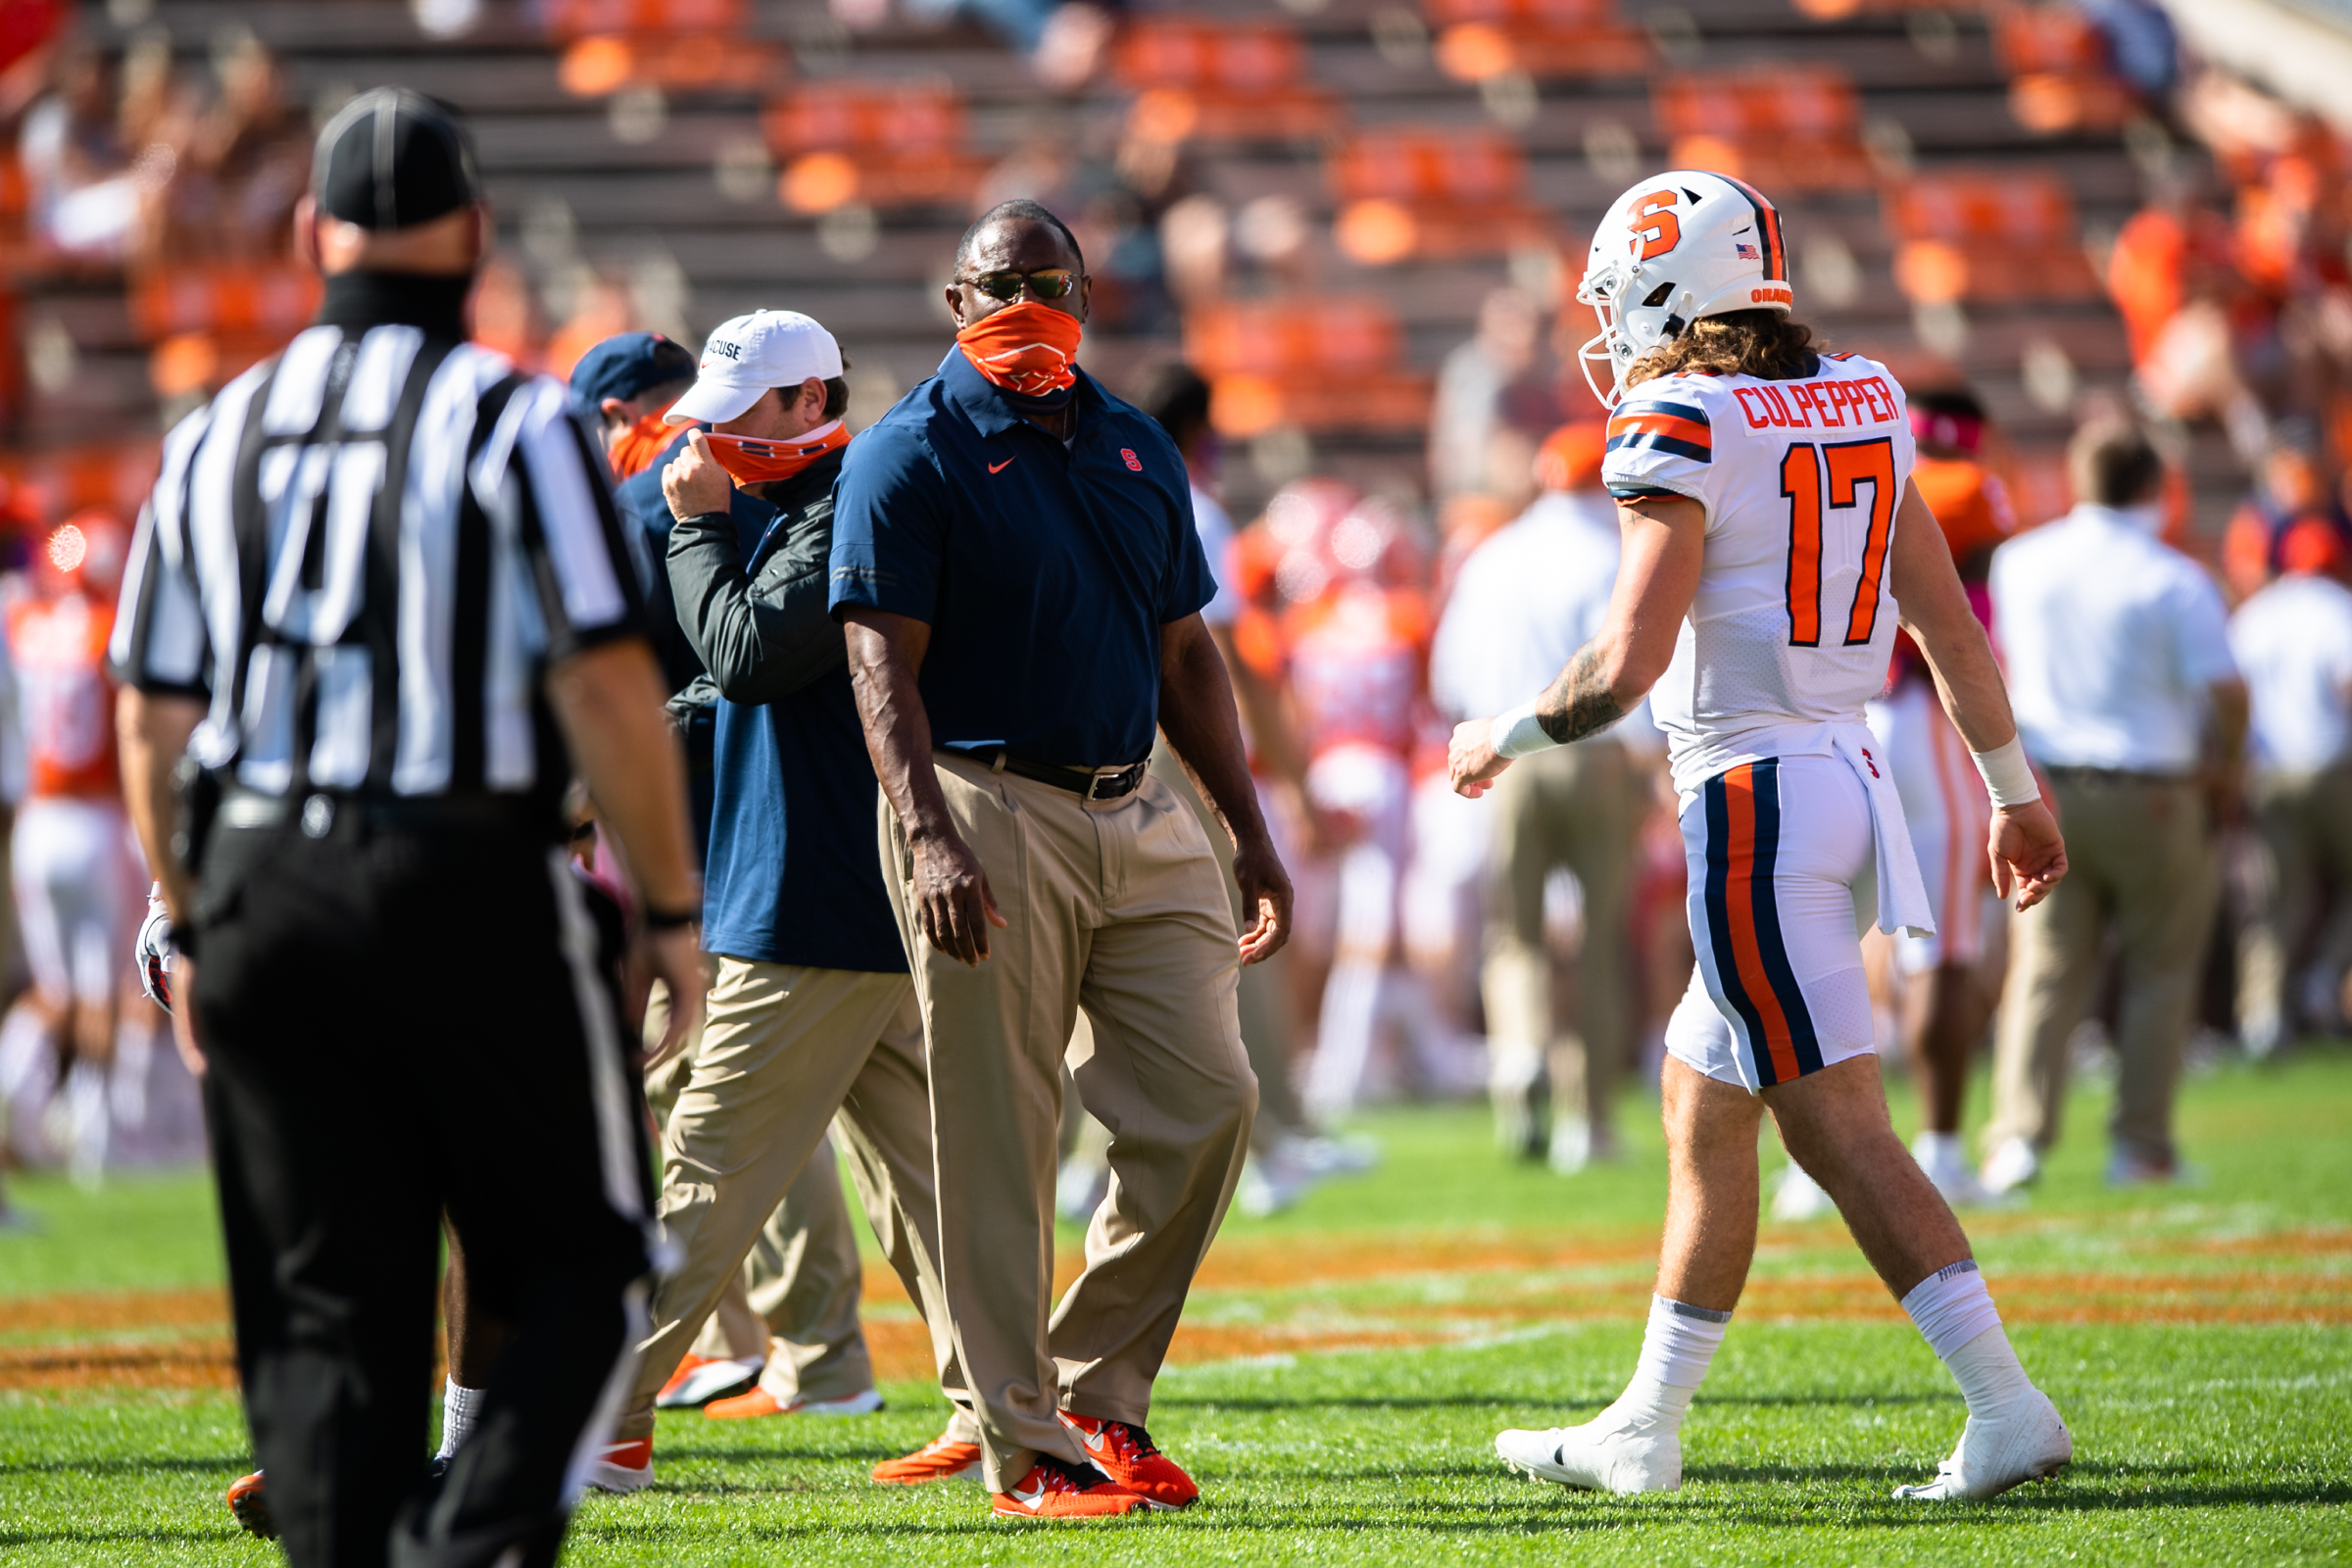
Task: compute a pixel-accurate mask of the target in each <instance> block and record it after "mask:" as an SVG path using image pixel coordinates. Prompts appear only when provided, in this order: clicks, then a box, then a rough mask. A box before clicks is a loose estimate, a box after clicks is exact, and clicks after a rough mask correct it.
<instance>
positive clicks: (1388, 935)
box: [1279, 500, 1467, 1117]
mask: <svg viewBox="0 0 2352 1568" xmlns="http://www.w3.org/2000/svg"><path fill="white" fill-rule="evenodd" d="M1309 548H1310V549H1311V551H1312V556H1313V557H1314V559H1316V560H1317V561H1318V562H1319V564H1320V566H1321V569H1322V572H1323V581H1322V582H1321V583H1320V584H1312V585H1311V586H1313V587H1315V588H1317V589H1318V590H1319V591H1315V592H1312V593H1308V594H1300V595H1299V596H1298V597H1299V601H1300V602H1299V603H1298V604H1297V606H1296V607H1295V608H1294V609H1293V610H1292V611H1291V612H1290V613H1289V614H1288V615H1287V616H1286V621H1287V625H1286V628H1285V630H1286V632H1287V641H1288V643H1289V650H1290V661H1289V662H1290V676H1291V686H1292V690H1293V691H1294V692H1295V693H1296V695H1297V699H1298V704H1299V718H1300V725H1301V728H1302V731H1303V734H1304V739H1305V745H1306V755H1307V766H1306V794H1307V800H1308V802H1309V804H1310V805H1311V806H1312V807H1313V808H1314V809H1315V810H1316V812H1317V813H1318V815H1319V816H1320V817H1321V818H1322V820H1323V821H1324V823H1325V825H1326V831H1327V832H1328V833H1329V834H1330V835H1331V837H1332V838H1333V839H1334V840H1336V844H1337V850H1338V854H1337V861H1338V864H1337V882H1336V887H1335V889H1334V893H1335V904H1336V909H1335V913H1336V917H1337V921H1336V923H1337V928H1338V929H1337V937H1336V942H1335V946H1334V953H1333V959H1332V965H1331V973H1330V975H1329V977H1328V978H1327V979H1326V980H1325V982H1324V986H1323V1005H1322V1012H1321V1018H1320V1021H1319V1023H1318V1025H1317V1028H1316V1043H1315V1057H1314V1062H1313V1065H1312V1066H1311V1068H1310V1069H1309V1071H1308V1074H1307V1082H1306V1104H1307V1109H1308V1111H1309V1113H1310V1114H1313V1115H1316V1116H1318V1117H1336V1116H1338V1115H1341V1114H1343V1113H1345V1112H1346V1111H1347V1110H1348V1108H1349V1107H1350V1106H1351V1105H1353V1104H1354V1103H1355V1101H1356V1098H1357V1096H1358V1094H1359V1093H1360V1091H1361V1090H1362V1088H1363V1084H1364V1079H1365V1074H1366V1072H1367V1070H1368V1068H1369V1067H1370V1065H1371V1060H1372V1053H1373V1046H1374V1043H1375V1040H1376V1038H1377V1036H1378V1035H1379V1033H1380V1032H1381V1030H1382V1028H1383V1026H1384V1025H1394V1026H1396V1027H1397V1029H1399V1030H1400V1031H1401V1032H1402V1034H1403V1036H1404V1038H1405V1040H1406V1043H1407V1046H1408V1050H1409V1052H1410V1054H1411V1057H1412V1061H1413V1066H1414V1068H1415V1070H1416V1072H1417V1074H1418V1076H1419V1077H1420V1078H1421V1079H1422V1080H1423V1081H1424V1082H1425V1083H1427V1084H1428V1085H1429V1086H1430V1087H1433V1088H1437V1089H1440V1090H1451V1089H1453V1088H1456V1087H1467V1085H1461V1084H1457V1083H1456V1082H1455V1080H1456V1079H1457V1078H1458V1077H1460V1076H1461V1074H1460V1073H1459V1072H1458V1071H1456V1063H1454V1062H1453V1061H1452V1060H1451V1059H1450V1053H1451V1051H1452V1049H1453V1047H1454V1045H1455V1042H1454V1040H1453V1038H1452V1036H1451V1033H1450V1031H1448V1030H1446V1028H1445V1027H1444V1025H1443V1024H1442V1023H1441V1021H1440V1020H1439V1018H1438V1015H1437V1013H1436V1010H1435V1009H1434V1007H1433V1006H1432V1005H1431V1001H1430V997H1429V994H1428V990H1427V988H1426V987H1425V986H1424V985H1423V983H1422V981H1421V980H1420V978H1419V977H1418V976H1416V975H1415V974H1414V973H1413V972H1412V971H1411V970H1410V969H1409V968H1408V967H1407V966H1406V965H1405V964H1404V962H1403V956H1402V953H1401V944H1400V941H1399V937H1400V932H1399V929H1398V893H1399V891H1400V888H1401V883H1402V878H1403V875H1404V869H1405V866H1406V863H1407V861H1408V860H1409V858H1410V856H1411V841H1412V760H1413V754H1414V745H1415V742H1416V740H1417V739H1418V737H1419V733H1420V730H1421V728H1422V727H1423V725H1424V723H1425V721H1426V720H1427V718H1428V715H1429V692H1428V673H1429V641H1430V636H1431V633H1432V631H1433V630H1434V627H1433V624H1432V618H1431V615H1430V607H1429V598H1428V594H1427V593H1426V591H1425V590H1424V588H1423V586H1422V582H1423V563H1422V560H1421V554H1420V552H1419V550H1418V549H1417V548H1416V547H1415V546H1414V544H1413V541H1412V538H1411V536H1410V535H1409V534H1407V533H1406V531H1405V528H1404V524H1403V520H1402V519H1401V518H1400V517H1398V516H1397V514H1396V512H1395V511H1394V510H1393V509H1392V508H1390V507H1389V506H1388V505H1387V504H1385V503H1383V502H1380V501H1376V500H1366V501H1359V502H1357V503H1356V504H1355V505H1353V506H1352V507H1350V508H1348V511H1347V512H1345V513H1344V514H1342V515H1340V516H1339V518H1338V519H1337V520H1336V521H1334V522H1333V523H1332V524H1331V526H1330V529H1329V531H1328V533H1326V534H1324V535H1323V537H1322V538H1321V539H1320V540H1319V541H1316V542H1315V545H1314V546H1312V547H1309ZM1279 569H1280V570H1292V571H1295V572H1296V573H1297V574H1298V577H1299V581H1297V582H1295V583H1294V584H1290V585H1285V586H1286V589H1288V588H1289V587H1294V586H1295V587H1299V588H1306V587H1309V586H1310V584H1309V582H1308V581H1307V580H1305V579H1306V578H1307V577H1308V576H1309V575H1310V572H1309V568H1308V567H1307V566H1306V565H1305V564H1296V565H1294V563H1293V561H1286V562H1285V563H1284V564H1283V566H1282V567H1281V568H1279Z"/></svg>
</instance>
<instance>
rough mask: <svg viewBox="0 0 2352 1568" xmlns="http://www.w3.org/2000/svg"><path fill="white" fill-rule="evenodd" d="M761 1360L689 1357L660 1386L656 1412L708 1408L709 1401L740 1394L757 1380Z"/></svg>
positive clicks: (656, 1398) (750, 1357)
mask: <svg viewBox="0 0 2352 1568" xmlns="http://www.w3.org/2000/svg"><path fill="white" fill-rule="evenodd" d="M760 1365H761V1363H760V1357H758V1356H756V1355H747V1356H744V1357H742V1358H741V1359H739V1360H729V1359H727V1358H726V1357H724V1356H712V1355H690V1356H688V1357H686V1359H685V1360H683V1361H680V1362H679V1363H678V1369H677V1371H675V1372H673V1373H671V1374H670V1376H669V1381H668V1382H667V1383H664V1384H662V1392H661V1393H660V1394H657V1395H655V1396H654V1408H655V1409H657V1410H692V1409H695V1408H697V1407H698V1406H701V1405H706V1404H709V1403H710V1402H711V1400H712V1399H716V1398H722V1397H725V1396H727V1395H730V1394H740V1393H742V1392H743V1389H744V1387H745V1386H746V1385H747V1384H750V1383H752V1382H754V1381H755V1380H757V1379H758V1378H759V1376H760Z"/></svg>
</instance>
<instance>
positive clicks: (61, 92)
mask: <svg viewBox="0 0 2352 1568" xmlns="http://www.w3.org/2000/svg"><path fill="white" fill-rule="evenodd" d="M51 80H52V81H53V82H54V83H55V85H54V87H53V89H52V91H51V92H50V94H49V95H48V96H47V97H45V98H43V99H42V100H41V101H40V102H39V103H37V104H35V105H33V107H32V109H31V110H30V111H29V112H28V113H27V114H26V115H25V126H24V129H23V131H22V132H21V133H20V135H19V138H18V143H17V156H18V158H19V160H20V161H21V163H22V164H23V166H24V170H25V183H26V186H27V187H28V191H29V194H30V197H31V209H32V211H31V217H32V229H33V233H34V235H35V236H36V237H37V238H38V239H39V240H40V241H41V243H42V244H43V245H44V246H46V247H47V248H48V249H50V250H52V251H55V252H57V253H59V254H61V255H64V256H67V257H71V258H73V259H75V260H81V261H94V262H113V261H116V260H119V259H120V258H121V256H122V254H123V245H124V243H125V241H126V240H127V239H128V237H129V235H130V230H131V225H132V223H133V222H134V221H136V220H137V218H138V207H139V202H138V185H137V181H136V180H135V179H134V178H133V177H132V174H131V172H130V156H129V154H128V153H127V152H126V151H125V150H124V148H123V141H122V137H121V136H120V135H119V134H118V133H117V128H116V118H115V109H116V97H115V91H116V80H117V76H116V72H115V68H114V65H113V63H112V62H111V61H110V60H109V59H108V58H107V56H106V55H105V54H104V53H103V52H102V51H100V50H99V49H98V48H97V47H96V46H95V45H94V44H92V43H90V42H89V41H88V40H87V39H81V38H75V39H73V40H70V41H69V42H67V43H66V44H65V45H64V46H62V47H61V48H60V49H59V50H58V51H57V53H56V55H55V56H54V63H53V67H52V75H51Z"/></svg>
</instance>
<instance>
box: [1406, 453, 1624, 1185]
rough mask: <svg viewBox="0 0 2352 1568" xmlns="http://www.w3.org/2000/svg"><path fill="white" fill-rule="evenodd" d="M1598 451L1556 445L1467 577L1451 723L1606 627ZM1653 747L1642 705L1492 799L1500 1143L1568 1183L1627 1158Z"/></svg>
mask: <svg viewBox="0 0 2352 1568" xmlns="http://www.w3.org/2000/svg"><path fill="white" fill-rule="evenodd" d="M1604 444H1605V438H1604V435H1603V427H1602V426H1601V425H1600V424H1599V423H1598V422H1591V423H1577V424H1568V425H1563V426H1561V427H1560V428H1559V429H1558V430H1555V431H1553V432H1552V433H1551V435H1550V436H1549V437H1548V438H1546V439H1545V441H1544V445H1543V447H1542V449H1541V450H1540V451H1539V453H1538V455H1537V459H1536V471H1537V477H1538V479H1539V481H1540V482H1541V483H1542V485H1543V494H1542V495H1541V496H1540V497H1538V498H1537V500H1536V502H1535V504H1534V505H1533V506H1531V507H1529V508H1528V510H1527V511H1526V512H1525V513H1523V514H1522V515H1520V516H1519V517H1518V518H1517V519H1516V520H1514V521H1512V522H1511V523H1509V524H1508V525H1506V526H1505V527H1503V528H1502V529H1500V530H1498V531H1497V532H1496V533H1495V534H1494V535H1493V536H1492V537H1490V538H1488V539H1487V540H1486V541H1485V542H1484V543H1482V544H1481V545H1480V546H1479V547H1478V548H1477V549H1476V550H1475V551H1473V552H1472V553H1471V555H1470V557H1469V559H1468V560H1467V561H1465V562H1464V563H1463V564H1462V569H1461V574H1460V576H1459V577H1458V578H1457V579H1456V580H1455V583H1454V588H1453V593H1452V596H1451V597H1450V598H1449V599H1448V600H1447V601H1446V613H1445V616H1444V618H1443V619H1442V620H1441V621H1440V622H1439V625H1438V632H1437V638H1436V642H1435V644H1434V647H1433V649H1432V653H1431V656H1430V690H1431V695H1432V697H1433V698H1434V699H1435V701H1436V702H1437V705H1438V707H1439V708H1440V709H1442V710H1443V711H1445V712H1446V713H1447V714H1448V715H1449V716H1451V717H1453V718H1457V719H1459V718H1466V717H1468V716H1470V715H1472V714H1477V713H1494V712H1500V711H1504V710H1506V709H1508V708H1509V707H1510V706H1511V705H1512V704H1513V703H1515V702H1517V701H1518V700H1519V699H1520V698H1521V697H1523V696H1524V695H1525V694H1526V693H1527V692H1529V691H1531V690H1541V689H1542V688H1543V687H1544V685H1545V684H1546V683H1548V682H1549V681H1550V680H1551V678H1552V676H1553V675H1554V673H1556V672H1557V671H1558V670H1559V669H1561V668H1562V667H1563V666H1564V665H1566V663H1567V662H1568V659H1569V656H1570V655H1571V654H1573V653H1575V652H1576V650H1577V649H1578V648H1580V647H1582V646H1583V645H1584V644H1585V643H1587V642H1589V641H1590V640H1592V638H1593V635H1594V634H1595V633H1596V632H1597V631H1598V630H1599V629H1600V624H1601V620H1602V618H1603V617H1604V615H1605V614H1606V613H1607V611H1608V606H1609V595H1610V593H1611V591H1612V590H1613V589H1614V588H1615V586H1616V583H1617V562H1618V553H1619V542H1618V538H1619V536H1618V525H1617V505H1616V503H1615V502H1614V501H1612V500H1611V499H1610V498H1609V494H1608V492H1607V491H1606V490H1604V489H1603V488H1602V487H1601V482H1600V464H1601V457H1602V453H1603V447H1604ZM1659 750H1660V748H1659V746H1658V737H1657V731H1656V729H1655V727H1654V726H1653V725H1651V724H1650V722H1649V716H1648V707H1647V705H1646V704H1643V705H1642V707H1640V708H1638V709H1636V710H1635V711H1633V712H1632V713H1630V714H1628V715H1627V716H1626V717H1625V718H1624V719H1623V720H1621V721H1620V722H1618V723H1617V724H1615V725H1613V726H1612V727H1610V728H1609V729H1607V730H1604V731H1602V732H1600V733H1598V734H1595V735H1592V736H1589V737H1587V738H1586V739H1584V740H1580V741H1578V742H1576V743H1575V744H1573V745H1569V746H1561V747H1557V748H1554V749H1552V750H1549V751H1544V752H1540V753H1538V754H1536V755H1534V756H1532V757H1528V758H1525V759H1523V760H1521V761H1520V763H1519V765H1518V766H1516V767H1513V768H1511V769H1510V770H1509V771H1508V772H1506V773H1504V774H1503V775H1502V778H1501V780H1500V782H1499V783H1497V784H1496V786H1495V805H1496V807H1497V809H1496V811H1495V815H1494V841H1493V847H1492V851H1491V853H1490V856H1489V858H1488V879H1487V912H1488V928H1487V956H1486V964H1485V969H1484V972H1483V973H1482V975H1481V976H1480V989H1481V990H1482V992H1483V993H1484V995H1485V1000H1486V1008H1487V1035H1488V1062H1489V1092H1490V1093H1491V1095H1492V1096H1493V1099H1494V1104H1495V1137H1496V1138H1497V1140H1499V1141H1500V1142H1501V1144H1502V1145H1503V1147H1505V1148H1506V1149H1509V1150H1511V1151H1513V1152H1519V1153H1524V1154H1526V1155H1527V1156H1529V1157H1531V1158H1545V1157H1548V1158H1549V1160H1550V1162H1551V1165H1552V1167H1553V1169H1555V1170H1558V1171H1560V1172H1561V1173H1562V1174H1564V1175H1565V1174H1573V1173H1574V1172H1576V1171H1578V1170H1581V1169H1583V1168H1584V1166H1585V1164H1586V1163H1587V1161H1588V1160H1591V1159H1594V1158H1603V1159H1605V1158H1608V1157H1609V1156H1610V1155H1612V1154H1613V1153H1614V1152H1615V1151H1616V1148H1617V1139H1616V1133H1615V1131H1614V1129H1613V1127H1612V1125H1611V1122H1610V1101H1611V1097H1612V1093H1613V1091H1614V1089H1615V1087H1616V1081H1617V1077H1618V1073H1619V1070H1620V1069H1621V1068H1622V1066H1623V1065H1624V1063H1625V1060H1626V1058H1627V1056H1628V1055H1629V1054H1630V1052H1631V1046H1632V1031H1633V1007H1634V1003H1635V998H1636V996H1637V994H1638V991H1637V987H1638V975H1637V972H1636V965H1635V963H1634V958H1633V948H1632V928H1631V925H1630V920H1629V909H1630V900H1631V897H1632V894H1633V889H1634V879H1635V871H1636V864H1635V861H1636V857H1637V856H1638V854H1639V852H1640V849H1641V826H1642V816H1643V814H1644V812H1645V810H1646V809H1647V801H1648V798H1649V769H1648V766H1647V764H1648V763H1649V762H1650V761H1652V760H1654V759H1655V756H1656V754H1657V752H1658V751H1659ZM1562 870H1565V871H1568V872H1570V873H1572V874H1573V875H1574V876H1575V878H1576V882H1577V887H1578V890H1579V892H1580V893H1581V895H1582V899H1581V904H1582V910H1583V919H1582V925H1583V930H1584V938H1583V944H1582V947H1581V949H1580V952H1579V955H1578V960H1577V968H1576V977H1577V985H1576V996H1577V1012H1578V1017H1577V1023H1576V1027H1575V1028H1573V1029H1568V1030H1562V1029H1560V1028H1558V1027H1557V1026H1556V1024H1555V1022H1554V1020H1553V1017H1552V1005H1551V1004H1552V998H1551V980H1552V975H1551V956H1550V952H1549V950H1548V948H1547V946H1546V943H1545V934H1544V888H1545V884H1546V883H1547V882H1548V881H1550V880H1551V879H1552V877H1553V875H1554V873H1555V872H1558V871H1562ZM1546 1089H1548V1091H1549V1094H1548V1101H1549V1103H1548V1112H1549V1113H1548V1115H1547V1114H1546V1111H1547V1106H1546V1095H1545V1090H1546ZM1547 1120H1548V1122H1549V1123H1550V1125H1549V1126H1548V1127H1546V1125H1545V1123H1546V1121H1547Z"/></svg>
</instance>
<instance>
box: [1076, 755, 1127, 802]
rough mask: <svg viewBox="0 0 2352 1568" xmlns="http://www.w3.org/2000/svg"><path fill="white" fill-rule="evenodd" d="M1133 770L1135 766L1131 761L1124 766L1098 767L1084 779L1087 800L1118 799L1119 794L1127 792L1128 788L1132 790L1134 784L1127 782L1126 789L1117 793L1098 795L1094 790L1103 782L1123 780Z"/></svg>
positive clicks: (1103, 783)
mask: <svg viewBox="0 0 2352 1568" xmlns="http://www.w3.org/2000/svg"><path fill="white" fill-rule="evenodd" d="M1134 772H1135V767H1134V765H1133V764H1132V763H1131V764H1129V765H1128V766H1126V767H1120V768H1108V769H1098V770H1097V771H1096V772H1095V773H1094V774H1093V775H1091V776H1090V777H1089V778H1088V779H1087V781H1086V799H1087V800H1089V801H1115V800H1117V799H1119V796H1120V795H1125V794H1127V793H1128V790H1132V789H1133V788H1134V786H1133V785H1132V784H1129V786H1128V790H1121V791H1120V792H1119V795H1098V794H1096V793H1095V792H1096V791H1097V790H1099V789H1101V788H1102V787H1103V785H1105V784H1118V783H1121V782H1124V781H1126V780H1127V779H1128V778H1129V777H1130V776H1131V775H1132V774H1133V773H1134Z"/></svg>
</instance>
